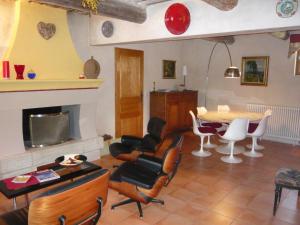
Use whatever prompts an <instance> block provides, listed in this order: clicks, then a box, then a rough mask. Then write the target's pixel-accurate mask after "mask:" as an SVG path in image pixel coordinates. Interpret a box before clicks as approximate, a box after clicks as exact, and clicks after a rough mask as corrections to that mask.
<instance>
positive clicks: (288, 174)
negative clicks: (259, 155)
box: [273, 168, 300, 216]
mask: <svg viewBox="0 0 300 225" xmlns="http://www.w3.org/2000/svg"><path fill="white" fill-rule="evenodd" d="M282 188H288V189H293V190H298V195H299V193H300V192H299V191H300V171H299V170H295V169H291V168H280V169H279V170H278V171H277V172H276V176H275V197H274V207H273V215H274V216H275V214H276V210H277V207H278V205H279V203H280V199H281V192H282Z"/></svg>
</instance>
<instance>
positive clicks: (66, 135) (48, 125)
mask: <svg viewBox="0 0 300 225" xmlns="http://www.w3.org/2000/svg"><path fill="white" fill-rule="evenodd" d="M78 118H79V105H72V106H54V107H44V108H31V109H23V139H24V144H25V146H26V147H27V148H29V147H44V146H49V145H55V144H60V143H63V142H66V141H69V140H72V139H77V138H79V137H80V132H79V125H78V120H79V119H78Z"/></svg>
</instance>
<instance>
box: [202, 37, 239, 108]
mask: <svg viewBox="0 0 300 225" xmlns="http://www.w3.org/2000/svg"><path fill="white" fill-rule="evenodd" d="M219 43H221V44H224V45H225V47H226V50H227V53H228V56H229V59H230V68H233V66H232V58H231V54H230V51H229V48H228V45H227V44H226V42H225V41H221V42H216V43H215V44H214V46H213V48H212V50H211V52H210V55H209V60H208V65H207V70H206V79H205V89H204V106H205V107H206V95H207V88H208V74H209V69H210V63H211V58H212V55H213V53H214V51H215V48H216V46H217V45H218V44H219ZM236 69H237V68H236ZM227 70H228V69H227ZM227 70H226V71H227ZM237 73H239V71H238V69H237ZM232 77H238V76H232Z"/></svg>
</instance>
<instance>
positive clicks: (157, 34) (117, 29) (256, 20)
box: [90, 0, 300, 45]
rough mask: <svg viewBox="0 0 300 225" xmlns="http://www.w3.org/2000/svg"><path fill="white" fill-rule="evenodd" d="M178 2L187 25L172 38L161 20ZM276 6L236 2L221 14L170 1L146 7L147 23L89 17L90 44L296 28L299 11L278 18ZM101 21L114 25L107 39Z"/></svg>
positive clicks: (189, 1)
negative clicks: (187, 16)
mask: <svg viewBox="0 0 300 225" xmlns="http://www.w3.org/2000/svg"><path fill="white" fill-rule="evenodd" d="M178 2H180V3H183V4H185V5H186V7H187V8H188V9H189V11H190V18H191V23H190V26H189V28H188V30H187V31H186V32H185V33H183V34H181V35H173V34H171V33H170V32H169V31H168V30H167V28H166V26H165V23H164V17H165V12H166V10H167V9H168V7H169V6H170V5H171V4H173V3H178ZM276 3H277V1H274V0H251V1H249V0H239V2H238V5H237V6H236V7H235V8H233V9H232V10H230V11H222V10H219V9H217V8H215V7H213V6H211V5H209V4H207V3H205V2H204V1H200V0H173V1H167V2H165V3H160V4H155V5H152V6H149V7H148V8H147V20H146V21H145V22H144V23H143V24H136V23H130V22H127V21H122V20H117V19H112V18H107V17H103V16H101V15H96V16H93V17H92V18H91V32H90V38H91V43H92V44H94V45H105V44H113V43H126V42H132V41H153V40H157V39H171V38H172V39H173V38H177V39H179V38H181V39H183V38H191V37H193V38H195V37H200V36H201V37H205V36H222V35H223V36H225V35H229V34H236V33H240V34H241V33H258V32H262V31H266V30H269V31H270V30H278V29H280V30H282V29H286V30H295V29H299V28H300V10H299V9H298V11H297V12H296V14H295V15H294V16H292V17H289V18H281V17H279V16H278V15H277V14H276ZM105 20H110V21H112V22H113V25H114V34H113V35H112V37H110V38H106V37H104V36H103V35H102V33H101V26H102V23H103V22H104V21H105ZM133 34H134V35H133Z"/></svg>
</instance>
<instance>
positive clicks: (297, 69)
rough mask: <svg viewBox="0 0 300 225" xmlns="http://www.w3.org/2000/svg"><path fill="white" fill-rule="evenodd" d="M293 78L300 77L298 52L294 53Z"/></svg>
mask: <svg viewBox="0 0 300 225" xmlns="http://www.w3.org/2000/svg"><path fill="white" fill-rule="evenodd" d="M295 76H300V50H298V51H297V52H296V59H295Z"/></svg>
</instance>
